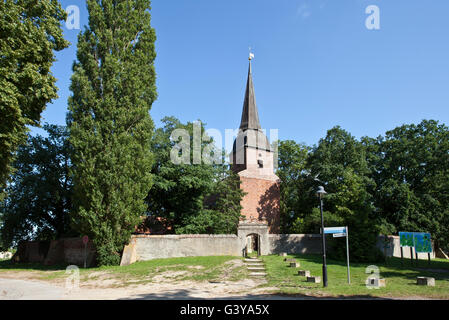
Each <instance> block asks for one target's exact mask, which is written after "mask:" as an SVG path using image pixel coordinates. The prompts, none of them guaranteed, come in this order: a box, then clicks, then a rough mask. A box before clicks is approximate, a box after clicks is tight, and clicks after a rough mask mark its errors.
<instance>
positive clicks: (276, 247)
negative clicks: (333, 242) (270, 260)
mask: <svg viewBox="0 0 449 320" xmlns="http://www.w3.org/2000/svg"><path fill="white" fill-rule="evenodd" d="M268 241H269V248H270V249H269V252H270V254H278V253H281V252H286V253H289V254H290V253H306V254H320V253H321V251H322V250H321V235H320V234H270V235H268Z"/></svg>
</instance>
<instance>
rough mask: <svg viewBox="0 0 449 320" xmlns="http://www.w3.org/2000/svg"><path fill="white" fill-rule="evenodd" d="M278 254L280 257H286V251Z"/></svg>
mask: <svg viewBox="0 0 449 320" xmlns="http://www.w3.org/2000/svg"><path fill="white" fill-rule="evenodd" d="M279 256H281V257H286V256H287V253H286V252H281V253H279Z"/></svg>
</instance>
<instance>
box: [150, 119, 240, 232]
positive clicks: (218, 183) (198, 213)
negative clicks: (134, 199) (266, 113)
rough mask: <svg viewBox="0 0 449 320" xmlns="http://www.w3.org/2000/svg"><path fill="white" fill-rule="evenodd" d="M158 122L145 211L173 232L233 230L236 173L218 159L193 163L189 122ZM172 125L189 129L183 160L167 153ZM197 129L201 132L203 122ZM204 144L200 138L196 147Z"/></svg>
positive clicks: (236, 205) (237, 202)
mask: <svg viewBox="0 0 449 320" xmlns="http://www.w3.org/2000/svg"><path fill="white" fill-rule="evenodd" d="M162 122H163V123H164V126H163V127H162V128H159V129H157V130H156V132H155V134H154V137H153V140H152V150H153V152H154V154H155V162H154V165H153V168H152V170H151V172H152V174H153V176H154V184H153V187H152V188H151V190H150V192H149V195H148V198H147V203H148V214H149V215H151V216H155V217H161V218H163V219H164V221H166V224H167V227H170V228H171V229H172V231H173V232H175V233H200V234H201V233H211V234H212V233H235V232H236V230H237V224H238V221H239V218H240V210H241V206H240V201H241V198H242V196H243V193H242V191H241V190H240V189H239V178H238V176H236V175H235V174H234V173H232V171H231V170H229V167H228V166H227V165H226V164H225V163H224V161H223V162H222V163H221V164H220V163H218V164H206V163H204V161H201V163H199V164H194V163H193V123H191V122H189V123H187V124H182V123H181V122H180V121H179V120H178V119H176V118H174V117H166V118H164V119H163V120H162ZM176 129H184V130H186V132H188V133H189V139H190V141H189V144H190V145H191V148H190V155H188V158H189V159H190V162H189V164H182V163H181V164H175V163H173V162H172V161H171V159H170V150H172V148H173V147H174V145H175V143H176V141H172V139H170V136H171V135H172V133H173V131H174V130H176ZM201 132H202V133H201V136H203V132H204V124H201ZM210 144H213V140H212V139H208V138H206V139H203V141H202V146H201V153H202V151H203V150H204V149H205V148H206V147H207V146H208V145H210ZM212 149H213V148H212ZM215 152H219V153H221V150H215ZM220 158H221V156H220Z"/></svg>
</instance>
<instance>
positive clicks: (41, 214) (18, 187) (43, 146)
mask: <svg viewBox="0 0 449 320" xmlns="http://www.w3.org/2000/svg"><path fill="white" fill-rule="evenodd" d="M44 129H45V130H46V131H47V133H48V136H47V137H42V136H35V137H33V136H29V137H28V143H27V144H25V145H22V146H20V147H19V150H18V154H17V158H16V161H15V162H14V167H15V173H14V175H13V176H12V179H11V180H12V181H11V183H9V185H8V187H7V193H8V197H6V199H5V200H4V201H3V203H1V204H0V215H2V216H3V218H2V219H3V225H2V227H1V229H0V233H1V242H2V244H3V247H4V249H6V248H9V247H13V246H15V245H16V244H17V243H18V242H19V241H20V240H53V239H57V238H60V237H62V236H64V235H67V234H69V232H70V216H69V210H70V209H71V197H72V180H71V177H70V175H69V169H70V166H71V163H70V154H71V147H70V145H69V143H68V133H67V130H66V128H65V127H63V126H56V125H44Z"/></svg>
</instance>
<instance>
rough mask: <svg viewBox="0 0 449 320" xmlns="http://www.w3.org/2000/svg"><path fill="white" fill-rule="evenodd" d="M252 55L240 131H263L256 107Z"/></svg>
mask: <svg viewBox="0 0 449 320" xmlns="http://www.w3.org/2000/svg"><path fill="white" fill-rule="evenodd" d="M251 58H252V57H251V55H250V59H249V68H248V80H247V82H246V92H245V101H244V102H243V111H242V120H241V121H240V129H241V130H247V129H255V130H259V129H261V126H260V123H259V113H258V112H257V106H256V95H255V93H254V84H253V76H252V71H251Z"/></svg>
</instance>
